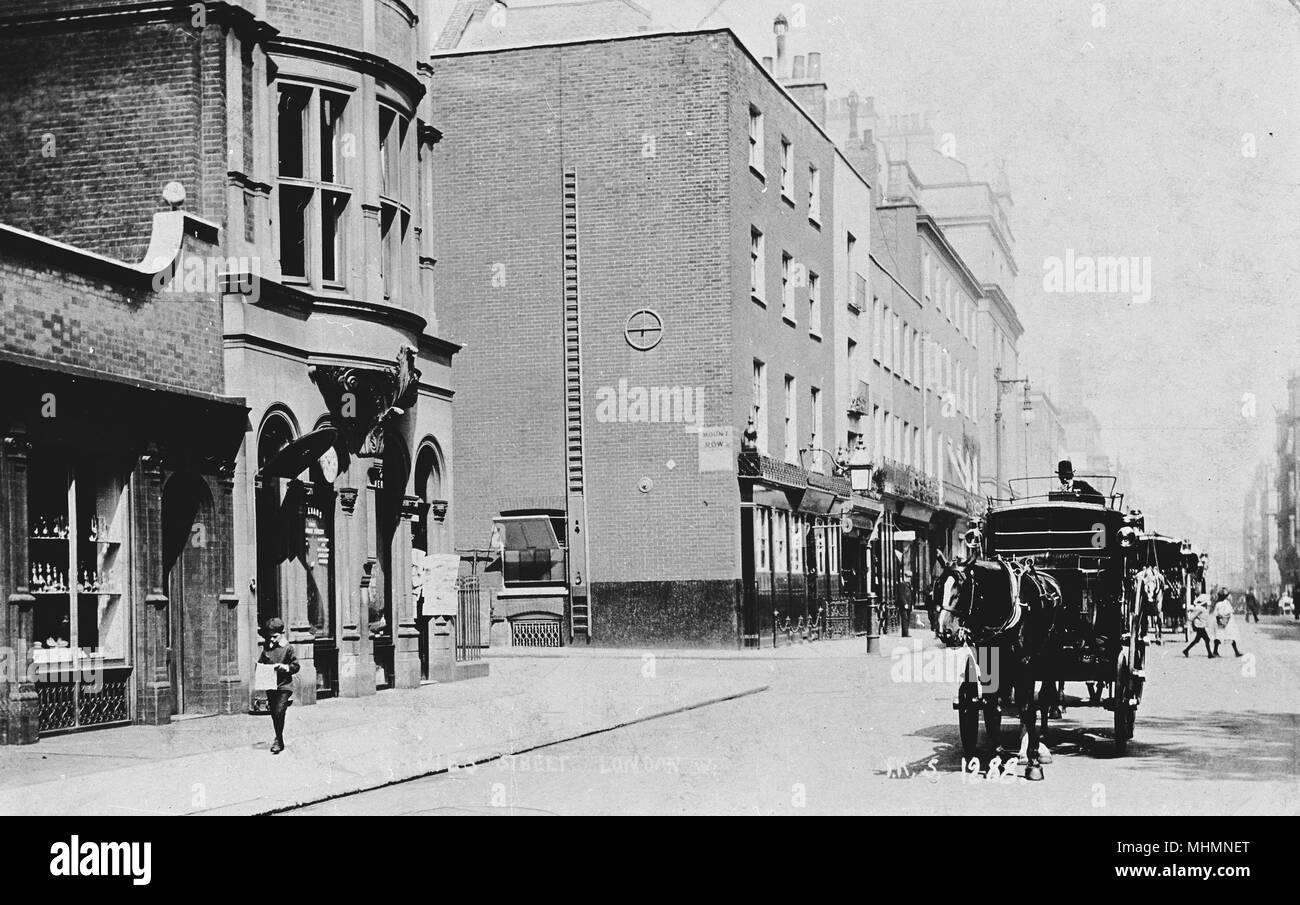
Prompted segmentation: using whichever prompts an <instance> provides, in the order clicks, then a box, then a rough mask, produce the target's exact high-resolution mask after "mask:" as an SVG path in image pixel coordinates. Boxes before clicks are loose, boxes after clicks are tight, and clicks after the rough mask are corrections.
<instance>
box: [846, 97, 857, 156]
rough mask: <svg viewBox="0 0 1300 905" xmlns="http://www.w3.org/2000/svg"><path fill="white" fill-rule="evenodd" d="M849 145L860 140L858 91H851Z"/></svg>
mask: <svg viewBox="0 0 1300 905" xmlns="http://www.w3.org/2000/svg"><path fill="white" fill-rule="evenodd" d="M848 101H849V147H852V146H853V142H855V141H857V140H858V93H857V92H856V91H850V92H849V97H848Z"/></svg>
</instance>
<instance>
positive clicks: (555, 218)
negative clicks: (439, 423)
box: [433, 36, 738, 582]
mask: <svg viewBox="0 0 1300 905" xmlns="http://www.w3.org/2000/svg"><path fill="white" fill-rule="evenodd" d="M726 67H727V60H726V58H725V56H719V49H718V46H717V39H716V38H712V39H711V38H709V37H706V36H688V37H673V38H662V39H645V40H638V41H616V42H605V43H597V44H582V45H572V46H568V47H563V48H538V49H529V50H520V51H512V52H505V53H498V54H492V55H468V56H464V57H459V58H454V59H451V58H448V59H439V60H435V82H436V84H437V85H438V89H437V91H436V93H435V96H434V98H433V109H434V112H433V116H434V122H435V123H436V124H437V125H438V126H439V128H441V129H443V131H444V136H445V137H444V139H443V141H442V142H441V143H440V144H439V145H438V147H437V156H436V157H435V160H434V167H435V181H436V183H437V184H436V187H435V198H436V199H437V201H436V202H435V204H436V205H437V207H438V209H437V210H436V211H435V215H434V222H435V223H436V224H438V226H437V227H435V229H436V230H437V233H438V235H437V239H436V245H437V247H438V250H437V252H436V256H437V257H438V259H439V260H440V262H442V263H440V264H439V266H438V270H437V272H436V273H437V279H438V286H437V292H438V297H439V299H440V300H442V304H443V309H442V310H443V315H442V318H441V320H442V323H443V324H444V325H445V327H446V329H447V330H448V332H449V334H450V337H451V338H452V339H454V340H456V341H458V342H465V343H466V348H465V350H464V351H462V352H461V353H460V354H459V355H458V356H457V359H456V366H457V371H458V377H457V383H458V387H459V389H458V392H457V397H456V404H457V408H458V424H457V429H456V447H457V453H458V455H459V460H458V468H459V469H460V474H459V475H458V482H457V499H456V506H457V509H458V513H459V514H458V518H457V543H458V545H462V546H468V545H471V544H474V543H481V539H482V538H483V537H485V536H486V532H487V530H488V529H489V527H490V519H491V517H492V516H493V515H495V514H496V513H497V512H498V511H500V510H501V509H503V508H510V507H511V505H512V501H514V500H520V499H523V498H527V497H535V496H538V495H553V496H560V495H562V494H563V493H564V488H565V484H564V421H563V411H564V409H563V384H562V376H563V375H562V366H563V365H562V362H563V358H562V347H561V338H562V334H561V329H562V324H563V321H562V307H561V304H562V303H561V292H560V290H561V256H560V249H561V244H560V243H561V236H560V226H561V193H560V182H561V173H562V169H563V167H565V166H569V167H572V168H573V169H574V170H575V171H576V173H577V177H578V219H579V266H580V294H581V300H582V302H581V304H582V322H581V329H582V344H583V345H582V348H583V360H582V367H583V382H584V400H583V413H584V419H585V430H584V436H585V442H586V446H585V451H586V459H585V467H586V487H587V505H588V537H589V544H590V552H591V562H590V569H591V577H592V579H593V580H600V581H607V582H617V581H638V580H641V581H648V580H662V579H664V578H665V577H668V575H671V577H673V578H676V579H707V578H732V577H734V576H735V569H736V562H735V553H734V550H735V540H734V534H735V523H736V519H737V514H738V508H737V507H738V491H737V487H736V480H735V476H734V474H728V473H705V474H701V473H700V472H699V467H698V466H699V463H698V446H699V441H698V438H697V436H696V435H695V434H694V433H690V432H688V431H687V430H686V429H685V427H686V425H684V424H682V423H658V424H656V423H630V422H628V421H618V420H613V421H602V420H600V419H598V417H597V399H598V393H599V392H600V391H601V390H602V388H609V389H612V390H615V391H616V390H617V387H618V386H619V381H620V380H623V381H626V383H627V385H628V386H629V387H636V386H641V387H647V388H649V387H661V386H666V387H680V388H686V387H690V388H691V389H692V390H693V391H694V389H695V388H697V387H702V388H703V390H704V395H705V404H704V414H705V419H706V421H707V423H709V424H719V423H730V412H731V411H732V410H733V408H734V405H733V402H732V399H731V396H732V392H733V383H734V380H733V374H732V368H731V363H730V362H731V355H730V351H729V348H730V344H731V325H730V319H731V305H730V301H729V299H730V285H729V284H730V274H729V271H728V268H727V267H726V266H725V263H724V262H725V259H726V255H727V254H728V248H729V239H728V226H727V224H728V216H729V215H728V211H729V205H730V202H729V199H728V197H727V193H726V176H725V173H724V172H723V171H722V170H721V169H720V168H719V167H718V166H717V161H719V160H720V159H723V157H724V155H725V153H726V147H727V142H728V136H727V132H726V101H725V90H726V87H727V72H726ZM651 142H653V146H652V145H651ZM494 267H496V268H497V269H495V270H494ZM494 274H495V275H497V277H498V279H497V282H498V283H503V284H502V285H494V283H493V276H494ZM640 308H652V309H654V310H655V311H656V312H658V313H659V314H660V315H661V317H662V318H663V320H664V323H665V328H666V329H665V333H664V337H663V340H662V342H661V343H660V344H659V346H658V347H656V348H655V349H654V350H652V351H650V352H638V351H635V350H633V349H632V348H631V347H630V346H629V345H628V343H627V342H626V340H625V339H624V325H625V324H626V322H627V319H628V317H629V315H631V314H632V313H633V312H634V311H636V310H638V309H640ZM670 462H671V465H670V464H669V463H670ZM642 478H649V479H651V481H653V482H654V487H653V489H652V490H651V491H650V492H649V493H642V492H640V491H639V490H638V487H637V485H638V482H639V481H640V480H641V479H642Z"/></svg>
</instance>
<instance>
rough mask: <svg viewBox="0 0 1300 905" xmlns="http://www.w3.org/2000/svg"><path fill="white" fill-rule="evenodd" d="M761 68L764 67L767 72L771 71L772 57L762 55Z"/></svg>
mask: <svg viewBox="0 0 1300 905" xmlns="http://www.w3.org/2000/svg"><path fill="white" fill-rule="evenodd" d="M763 68H764V69H766V70H767V71H768V72H771V71H772V58H771V57H763Z"/></svg>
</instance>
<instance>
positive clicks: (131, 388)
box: [0, 359, 246, 743]
mask: <svg viewBox="0 0 1300 905" xmlns="http://www.w3.org/2000/svg"><path fill="white" fill-rule="evenodd" d="M0 380H3V381H4V383H5V385H6V386H8V387H11V388H16V390H15V391H13V392H10V393H9V394H7V395H6V397H5V399H4V402H3V404H2V407H0V431H2V432H3V441H4V442H3V449H2V450H0V487H2V488H3V493H2V494H0V496H2V497H3V499H2V500H0V515H2V516H3V517H2V518H0V556H3V560H4V562H5V564H6V566H5V569H4V574H3V575H0V579H2V580H3V584H4V585H5V599H6V601H7V606H6V612H5V614H4V619H3V621H0V628H2V629H3V639H2V641H0V643H3V645H4V646H5V647H7V648H8V649H9V657H10V663H9V666H10V669H9V670H7V671H6V674H5V676H4V677H3V680H0V681H3V683H4V685H5V688H4V693H5V698H6V700H7V702H8V705H9V707H8V710H7V713H6V717H5V719H4V720H3V734H4V739H3V741H6V742H9V743H25V742H31V741H36V740H37V739H38V738H39V737H40V736H41V735H48V734H51V733H56V732H65V731H72V730H78V729H86V728H93V727H101V726H112V725H119V724H124V723H131V722H146V723H159V722H167V721H168V720H169V719H170V718H171V717H172V716H174V715H179V714H208V713H222V712H226V713H228V712H232V711H233V710H234V709H237V708H238V706H239V705H238V699H239V698H240V697H241V696H242V695H241V693H240V691H239V687H240V678H239V674H238V672H239V671H238V666H237V659H238V658H237V649H236V640H235V639H236V637H237V632H236V616H235V608H236V605H237V603H238V599H237V597H236V596H235V593H234V590H233V587H232V568H233V564H232V561H231V551H230V538H231V533H232V529H231V487H232V472H233V464H234V456H235V453H236V450H237V448H238V444H239V441H240V438H241V436H242V434H243V430H244V420H245V417H246V409H245V408H244V406H243V405H242V404H241V403H240V402H239V401H236V400H230V399H223V398H220V397H200V396H196V395H188V394H183V393H178V392H175V391H172V390H169V389H164V388H161V387H151V386H146V385H143V384H142V383H141V382H140V381H133V382H129V383H128V382H122V381H118V380H113V379H106V378H105V377H103V376H102V375H98V376H97V375H93V374H84V375H83V374H74V373H68V372H56V371H49V370H45V369H42V368H39V367H33V366H28V365H26V364H24V363H19V362H16V361H14V360H12V359H9V360H0Z"/></svg>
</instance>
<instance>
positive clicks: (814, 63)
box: [808, 53, 822, 82]
mask: <svg viewBox="0 0 1300 905" xmlns="http://www.w3.org/2000/svg"><path fill="white" fill-rule="evenodd" d="M808 78H809V79H811V80H812V81H814V82H820V81H821V78H822V55H821V54H820V53H810V54H808Z"/></svg>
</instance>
